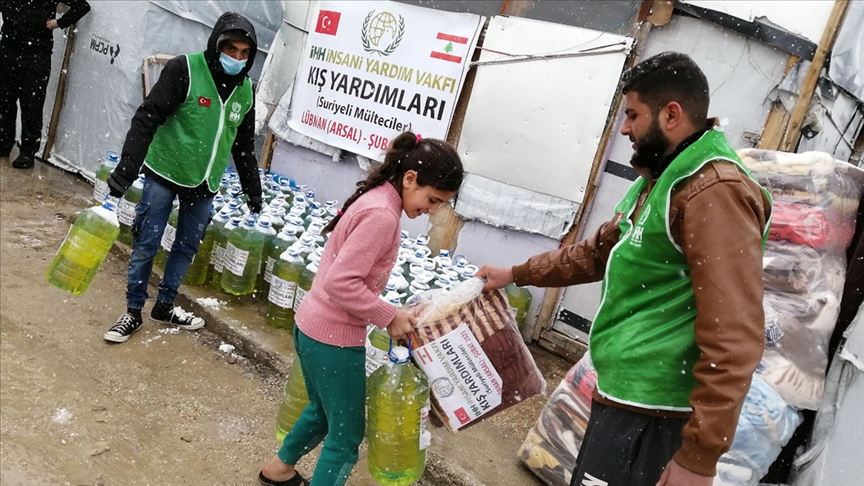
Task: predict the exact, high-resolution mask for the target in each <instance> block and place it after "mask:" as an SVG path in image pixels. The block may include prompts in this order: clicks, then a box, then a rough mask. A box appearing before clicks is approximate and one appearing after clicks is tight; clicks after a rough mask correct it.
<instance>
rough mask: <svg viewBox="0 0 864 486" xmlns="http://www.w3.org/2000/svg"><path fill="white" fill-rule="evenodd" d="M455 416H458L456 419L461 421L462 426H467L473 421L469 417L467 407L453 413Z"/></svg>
mask: <svg viewBox="0 0 864 486" xmlns="http://www.w3.org/2000/svg"><path fill="white" fill-rule="evenodd" d="M453 415H455V416H456V419H457V420H459V423H460V424H462V425H465V424H467V423H468V422H470V421H471V417H469V416H468V412H466V411H465V407H459V408H457V409H456V410H454V411H453Z"/></svg>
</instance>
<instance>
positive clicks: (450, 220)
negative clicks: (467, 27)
mask: <svg viewBox="0 0 864 486" xmlns="http://www.w3.org/2000/svg"><path fill="white" fill-rule="evenodd" d="M483 32H484V31H483V30H482V29H481V33H480V37H479V38H478V39H477V48H476V49H475V50H474V53H473V54H472V56H471V62H474V61H476V60H478V59H480V48H481V47H482V46H483V40H484V38H485V37H484V34H483ZM476 78H477V68H476V67H472V68H470V69H469V70H468V73H467V74H466V75H465V83H463V85H462V91H461V92H460V93H459V98H458V99H457V100H456V106H455V107H454V108H453V121H452V122H451V123H450V129H449V130H448V131H447V141H448V142H450V143H451V144H452V145H453V146H454V147H458V146H459V139H460V138H461V137H462V127H463V126H464V124H465V113H466V112H467V111H468V100H469V99H470V98H471V91H472V90H473V89H474V80H475V79H476ZM429 222H430V223H431V225H432V227H431V228H430V229H429V248H430V249H431V250H432V251H433V252H435V253H436V254H437V252H438V251H440V250H441V249H442V248H446V249H449V250H453V249H455V248H456V243H457V239H458V236H459V231H460V230H461V229H462V227H463V226H465V221H463V220H462V218H460V217H459V216H458V215H457V214H456V211H454V210H453V208H452V207H446V208H444V209H442V210H441V211H439V212H438V214H435V215H434V216H431V217H430V218H429Z"/></svg>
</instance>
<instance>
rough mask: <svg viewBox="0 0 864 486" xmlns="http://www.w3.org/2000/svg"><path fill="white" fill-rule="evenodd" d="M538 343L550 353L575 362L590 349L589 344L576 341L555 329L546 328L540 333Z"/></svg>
mask: <svg viewBox="0 0 864 486" xmlns="http://www.w3.org/2000/svg"><path fill="white" fill-rule="evenodd" d="M538 344H539V345H540V347H541V348H543V349H545V350H547V351H549V352H550V353H552V354H555V355H557V356H560V357H562V358H564V359H566V360H568V361H571V362H573V363H575V362H576V361H579V360H580V359H582V356H585V352H586V351H588V345H587V344H585V343H583V342H581V341H576V340H575V339H570V338H569V337H567V336H565V335H563V334H561V333H560V332H558V331H555V330H553V329H546V330H544V331H543V333H542V334H541V335H540V339H539V340H538Z"/></svg>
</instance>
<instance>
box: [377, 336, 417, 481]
mask: <svg viewBox="0 0 864 486" xmlns="http://www.w3.org/2000/svg"><path fill="white" fill-rule="evenodd" d="M389 358H390V362H389V363H387V364H385V365H384V366H382V367H380V368H378V369H377V370H376V371H375V372H374V373H372V375H371V376H370V377H369V378H368V379H367V380H366V406H367V408H368V413H369V418H368V425H367V427H368V429H367V430H368V435H369V457H368V459H367V462H368V464H369V472H370V473H371V474H372V477H373V478H375V480H376V481H378V482H379V483H381V484H382V485H384V486H407V485H409V484H412V483H414V482H415V481H417V480H418V479H420V477H421V476H422V475H423V471H424V470H425V469H426V448H427V447H428V446H429V442H430V439H431V437H430V433H429V432H428V431H427V430H426V421H427V419H428V417H429V383H428V381H427V379H426V375H425V374H424V373H423V372H422V371H420V370H419V369H418V368H417V367H415V366H414V365H413V364H412V363H411V361H410V359H409V353H408V348H405V347H403V346H394V347H393V349H392V350H391V351H390V356H389Z"/></svg>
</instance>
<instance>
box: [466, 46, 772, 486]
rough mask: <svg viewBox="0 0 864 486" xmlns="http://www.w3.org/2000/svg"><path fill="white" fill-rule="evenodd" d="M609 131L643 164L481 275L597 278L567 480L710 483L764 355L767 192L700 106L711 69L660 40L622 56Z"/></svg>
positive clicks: (531, 280)
mask: <svg viewBox="0 0 864 486" xmlns="http://www.w3.org/2000/svg"><path fill="white" fill-rule="evenodd" d="M621 91H622V93H623V94H624V96H625V99H626V106H625V112H624V115H625V118H624V121H623V124H622V127H621V133H622V134H623V135H627V136H628V137H629V138H630V141H631V142H633V149H634V154H633V157H632V159H631V161H630V163H631V165H632V166H633V167H634V168H635V169H636V171H637V172H638V173H639V175H640V177H639V178H638V179H637V180H636V182H634V183H633V185H632V186H631V188H630V190H629V191H628V192H627V194H626V195H625V196H624V198H623V199H622V200H621V202H620V203H619V204H618V206H617V207H616V208H615V211H614V216H613V217H612V219H611V220H610V221H608V222H606V223H604V224H603V225H602V226H601V227H600V228H599V230H598V231H597V233H596V234H595V235H594V236H593V237H590V238H588V239H586V240H583V241H580V242H578V243H576V244H574V245H570V246H566V247H563V248H561V249H558V250H554V251H549V252H546V253H543V254H540V255H536V256H533V257H531V258H530V259H528V261H527V262H525V263H523V264H521V265H516V266H514V267H512V268H501V267H494V266H486V267H484V268H482V269H481V270H480V271H479V272H478V276H480V277H486V278H487V283H486V288H487V289H493V288H502V287H504V286H506V285H508V284H510V283H512V282H515V283H516V284H517V285H520V286H524V285H535V286H538V287H564V286H569V285H575V284H580V283H586V282H595V281H600V280H602V281H603V286H602V300H601V303H600V308H599V310H598V312H597V316H596V317H595V319H594V323H593V325H592V328H591V333H590V337H589V350H590V352H591V359H592V361H593V363H594V366H595V368H596V370H597V388H596V389H595V391H594V396H593V401H592V406H591V418H590V421H589V424H588V427H587V430H586V432H585V437H584V439H583V441H582V446H581V450H580V451H579V454H578V457H577V464H576V470H575V471H574V473H573V478H572V482H571V483H570V484H571V486H607V485H608V486H624V485H627V486H637V485H638V486H642V485H644V486H655V485H658V486H702V485H704V486H709V485H711V484H712V482H713V477H714V476H715V474H716V465H717V461H718V459H719V457H720V456H721V455H722V454H723V453H724V452H726V451H727V450H729V447H730V446H731V445H732V439H733V438H734V436H735V429H736V426H737V423H738V415H739V413H740V411H741V407H742V404H743V403H744V398H745V396H746V395H747V391H748V390H749V388H750V380H751V378H752V375H753V371H754V370H755V369H756V367H757V365H758V364H759V361H760V359H761V357H762V349H763V336H764V323H763V319H764V315H763V310H762V293H763V287H762V253H763V248H764V243H765V239H766V237H767V229H768V226H769V225H770V216H771V199H770V196H769V195H768V193H767V192H766V191H765V190H763V189H762V188H761V187H760V186H759V184H758V183H756V182H755V180H754V179H753V178H752V177H751V175H750V173H749V172H748V171H747V169H746V168H745V167H744V166H743V164H742V163H741V161H740V159H739V158H738V157H737V156H736V155H735V152H734V151H733V149H732V147H730V145H729V142H728V141H727V140H726V137H725V136H724V135H723V132H722V131H721V130H720V129H719V127H718V126H717V122H716V119H713V120H712V119H708V117H707V113H708V104H709V101H710V100H709V94H708V93H709V92H710V91H709V88H708V81H707V79H706V78H705V75H704V74H703V73H702V71H701V70H700V69H699V67H698V66H697V65H696V64H695V63H694V62H693V61H692V60H691V59H690V58H689V57H688V56H686V55H684V54H680V53H674V52H666V53H663V54H658V55H656V56H654V57H651V58H649V59H647V60H645V61H644V62H642V63H640V64H638V65H637V66H634V67H633V68H632V69H630V70H629V71H627V72H625V73H624V75H623V78H622V82H621Z"/></svg>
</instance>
